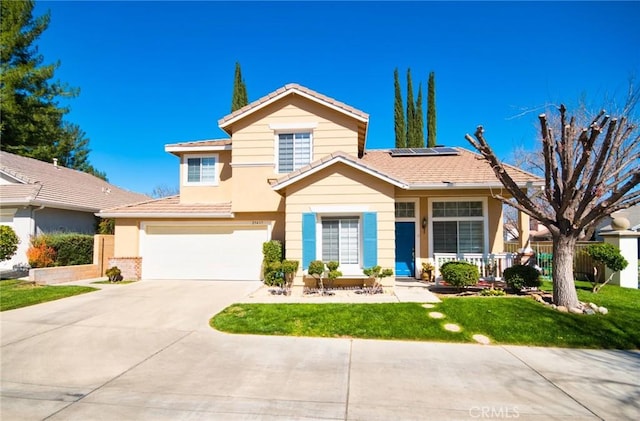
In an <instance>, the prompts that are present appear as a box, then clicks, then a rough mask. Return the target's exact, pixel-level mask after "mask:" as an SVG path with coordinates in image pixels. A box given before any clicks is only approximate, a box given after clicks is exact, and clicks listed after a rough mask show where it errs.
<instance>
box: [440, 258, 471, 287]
mask: <svg viewBox="0 0 640 421" xmlns="http://www.w3.org/2000/svg"><path fill="white" fill-rule="evenodd" d="M440 274H441V275H442V278H443V279H444V281H445V282H446V283H448V284H449V285H452V286H455V287H458V288H463V287H467V286H470V285H475V284H477V283H478V281H479V280H480V272H479V271H478V267H477V266H476V265H474V264H472V263H469V262H465V261H462V260H454V261H451V262H447V263H445V264H444V265H442V266H441V267H440Z"/></svg>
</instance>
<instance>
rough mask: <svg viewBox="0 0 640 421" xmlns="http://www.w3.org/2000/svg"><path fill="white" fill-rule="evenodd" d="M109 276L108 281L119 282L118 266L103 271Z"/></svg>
mask: <svg viewBox="0 0 640 421" xmlns="http://www.w3.org/2000/svg"><path fill="white" fill-rule="evenodd" d="M104 273H105V274H106V275H107V276H108V277H109V282H120V281H122V271H121V270H120V268H118V266H113V267H110V268H109V269H107V270H106V271H105V272H104Z"/></svg>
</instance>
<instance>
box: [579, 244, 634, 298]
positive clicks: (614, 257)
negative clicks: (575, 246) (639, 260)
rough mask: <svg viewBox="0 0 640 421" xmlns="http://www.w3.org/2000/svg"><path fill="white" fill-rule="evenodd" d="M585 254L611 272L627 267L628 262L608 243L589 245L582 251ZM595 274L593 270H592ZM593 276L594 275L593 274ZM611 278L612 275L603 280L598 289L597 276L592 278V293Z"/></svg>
mask: <svg viewBox="0 0 640 421" xmlns="http://www.w3.org/2000/svg"><path fill="white" fill-rule="evenodd" d="M584 251H585V253H587V254H588V255H589V256H591V258H592V259H593V260H594V261H596V262H599V263H602V264H604V265H605V266H606V267H608V268H609V269H610V270H611V271H612V272H619V271H621V270H623V269H624V268H626V267H627V265H628V264H629V262H627V259H625V258H624V256H623V255H622V254H620V249H619V248H618V247H616V246H614V245H613V244H609V243H598V244H591V245H589V246H588V247H586V248H585V249H584ZM594 272H595V268H594ZM594 275H596V274H595V273H594ZM612 278H613V273H611V275H610V276H609V278H608V279H607V280H605V281H604V282H603V283H602V285H601V286H600V287H598V278H597V276H594V277H593V282H591V285H592V286H593V289H592V291H593V292H594V293H597V292H598V291H599V290H600V288H602V287H603V286H605V285H606V284H607V283H608V282H609V281H611V279H612Z"/></svg>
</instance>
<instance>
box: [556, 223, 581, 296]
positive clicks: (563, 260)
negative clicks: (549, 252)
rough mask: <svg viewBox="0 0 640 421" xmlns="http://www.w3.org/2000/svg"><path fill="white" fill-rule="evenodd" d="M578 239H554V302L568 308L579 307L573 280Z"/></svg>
mask: <svg viewBox="0 0 640 421" xmlns="http://www.w3.org/2000/svg"><path fill="white" fill-rule="evenodd" d="M576 241H577V238H574V237H571V236H563V235H559V236H558V237H556V238H554V239H553V270H552V274H553V302H554V303H555V304H556V305H558V306H565V307H567V308H572V307H577V306H578V294H577V293H576V285H575V280H574V279H573V254H574V251H575V246H576Z"/></svg>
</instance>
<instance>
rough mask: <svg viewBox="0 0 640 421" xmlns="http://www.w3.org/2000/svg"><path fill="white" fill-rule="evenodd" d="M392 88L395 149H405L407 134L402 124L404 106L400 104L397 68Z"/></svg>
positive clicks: (400, 95) (400, 94)
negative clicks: (393, 91) (393, 93)
mask: <svg viewBox="0 0 640 421" xmlns="http://www.w3.org/2000/svg"><path fill="white" fill-rule="evenodd" d="M393 86H394V90H395V102H394V107H393V120H394V128H395V131H396V148H406V147H407V133H406V131H405V130H406V128H405V123H404V106H403V104H402V93H401V92H400V79H399V77H398V68H397V67H396V69H395V70H394V71H393Z"/></svg>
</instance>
